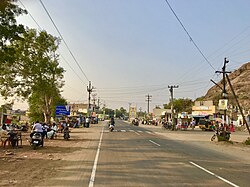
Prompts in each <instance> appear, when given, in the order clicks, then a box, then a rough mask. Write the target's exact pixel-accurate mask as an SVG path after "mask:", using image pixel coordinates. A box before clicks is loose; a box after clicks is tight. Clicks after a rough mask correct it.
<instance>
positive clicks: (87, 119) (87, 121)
mask: <svg viewBox="0 0 250 187" xmlns="http://www.w3.org/2000/svg"><path fill="white" fill-rule="evenodd" d="M89 123H90V118H89V117H87V118H86V128H89Z"/></svg>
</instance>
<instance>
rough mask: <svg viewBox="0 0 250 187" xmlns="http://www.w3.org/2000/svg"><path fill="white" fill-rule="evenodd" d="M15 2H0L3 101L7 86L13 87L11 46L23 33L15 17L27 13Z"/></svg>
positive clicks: (14, 50)
mask: <svg viewBox="0 0 250 187" xmlns="http://www.w3.org/2000/svg"><path fill="white" fill-rule="evenodd" d="M15 2H16V1H15V0H1V1H0V85H1V87H0V93H1V95H3V96H5V99H7V97H8V94H7V92H8V91H7V90H8V88H10V86H7V85H8V84H10V85H15V82H11V80H12V79H15V76H16V74H15V73H14V72H13V70H12V68H11V67H12V66H13V64H15V63H16V62H15V54H16V48H15V46H13V45H12V44H13V43H14V42H16V41H18V40H21V39H22V37H23V34H24V33H25V29H24V26H23V25H21V24H17V21H16V17H17V16H19V15H22V14H26V13H27V11H25V10H23V9H21V8H19V7H18V6H17V5H16V4H15ZM10 82H11V83H10Z"/></svg>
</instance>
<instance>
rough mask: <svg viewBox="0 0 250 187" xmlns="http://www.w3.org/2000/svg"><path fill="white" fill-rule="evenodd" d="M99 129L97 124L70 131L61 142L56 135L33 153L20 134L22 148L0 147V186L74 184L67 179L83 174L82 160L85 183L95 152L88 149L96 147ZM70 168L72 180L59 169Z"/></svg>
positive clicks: (27, 134)
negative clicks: (73, 169)
mask: <svg viewBox="0 0 250 187" xmlns="http://www.w3.org/2000/svg"><path fill="white" fill-rule="evenodd" d="M102 126H103V125H102V124H98V125H92V126H91V127H90V128H77V129H71V133H70V136H71V138H70V140H69V141H66V140H64V139H63V135H62V134H60V133H59V134H58V136H57V138H56V139H53V140H48V139H46V140H45V143H44V147H39V148H38V149H37V150H32V148H31V147H30V145H29V142H28V141H27V139H28V138H29V133H22V139H23V145H22V146H21V147H20V148H15V149H13V148H11V147H6V149H3V147H0V186H27V187H28V186H61V185H62V184H65V181H63V180H61V179H63V178H64V177H67V180H69V179H70V180H69V181H70V182H72V181H74V182H77V181H75V180H71V179H73V177H76V175H77V173H78V174H79V175H82V174H84V171H83V172H81V168H80V167H79V163H81V162H82V161H83V160H84V159H87V160H88V161H89V162H90V163H89V165H88V166H87V167H86V168H87V169H88V171H87V172H86V173H85V175H86V177H85V180H86V181H85V182H86V183H87V182H88V180H89V176H88V175H89V174H90V173H91V172H90V171H91V169H92V168H91V167H92V160H94V155H95V152H96V149H92V148H94V147H96V145H97V144H98V141H99V136H100V131H101V128H102ZM86 150H89V151H86ZM92 157H93V158H92ZM83 165H84V164H83ZM72 166H75V167H76V168H77V169H78V172H76V174H74V176H73V174H72V176H71V175H68V174H67V175H66V174H65V172H64V169H63V168H67V167H68V168H69V167H72ZM86 168H85V169H86ZM78 178H80V177H79V176H78ZM55 179H56V180H55ZM81 180H83V179H81ZM65 186H71V185H70V183H69V184H67V185H65Z"/></svg>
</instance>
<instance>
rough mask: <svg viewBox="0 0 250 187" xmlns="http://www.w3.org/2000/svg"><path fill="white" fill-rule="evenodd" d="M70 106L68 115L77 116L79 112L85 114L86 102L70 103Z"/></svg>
mask: <svg viewBox="0 0 250 187" xmlns="http://www.w3.org/2000/svg"><path fill="white" fill-rule="evenodd" d="M69 106H70V116H78V115H79V114H82V115H87V113H88V104H84V103H72V104H69Z"/></svg>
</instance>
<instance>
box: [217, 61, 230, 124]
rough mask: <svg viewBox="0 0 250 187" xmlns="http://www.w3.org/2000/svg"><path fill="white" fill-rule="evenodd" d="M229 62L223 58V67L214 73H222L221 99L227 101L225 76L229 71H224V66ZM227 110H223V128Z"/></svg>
mask: <svg viewBox="0 0 250 187" xmlns="http://www.w3.org/2000/svg"><path fill="white" fill-rule="evenodd" d="M228 62H229V61H228V60H227V58H224V65H223V67H222V71H216V72H215V73H222V74H223V89H222V98H223V99H227V91H226V74H227V73H231V72H229V71H226V64H227V63H228ZM226 116H227V109H225V110H224V128H226V127H225V124H226V120H227V117H226Z"/></svg>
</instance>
